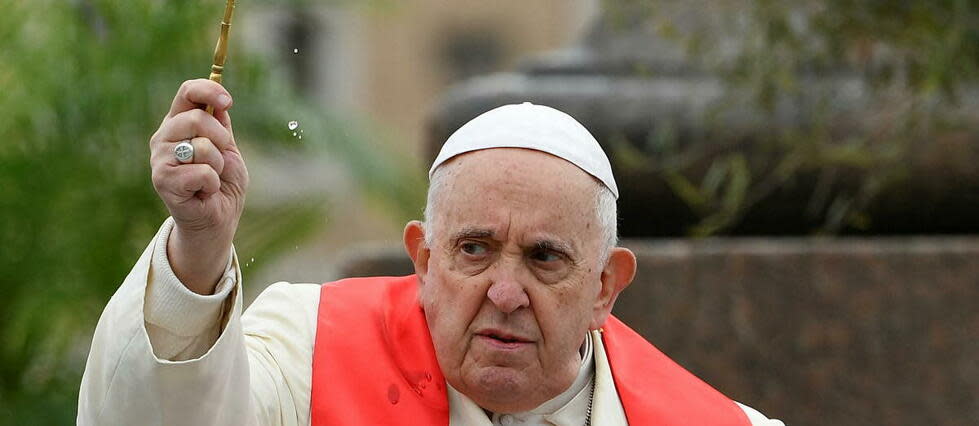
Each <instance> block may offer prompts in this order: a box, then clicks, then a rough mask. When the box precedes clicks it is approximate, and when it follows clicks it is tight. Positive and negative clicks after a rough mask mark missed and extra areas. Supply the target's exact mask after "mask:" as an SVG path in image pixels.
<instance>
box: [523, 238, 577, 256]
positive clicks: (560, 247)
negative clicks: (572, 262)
mask: <svg viewBox="0 0 979 426" xmlns="http://www.w3.org/2000/svg"><path fill="white" fill-rule="evenodd" d="M533 248H534V249H537V250H549V251H556V252H559V253H564V254H566V255H568V256H574V255H576V254H577V253H576V252H575V250H574V247H571V245H570V244H566V243H564V242H561V241H558V240H550V239H542V240H537V241H536V242H534V245H533Z"/></svg>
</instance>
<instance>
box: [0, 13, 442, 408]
mask: <svg viewBox="0 0 979 426" xmlns="http://www.w3.org/2000/svg"><path fill="white" fill-rule="evenodd" d="M239 3H244V2H239ZM279 3H305V2H287V1H280V2H279ZM247 7H248V5H243V4H240V5H239V12H237V16H238V17H240V16H241V15H242V14H243V13H248V12H247ZM223 8H224V1H218V0H212V1H203V0H171V1H158V0H74V1H65V0H31V1H23V0H0V12H2V13H0V241H2V244H3V245H2V254H0V294H2V296H3V304H0V424H71V423H74V416H75V410H76V400H77V394H78V385H79V380H80V378H81V372H82V370H83V368H84V360H85V356H86V354H87V352H88V346H89V343H90V342H89V336H90V334H91V333H92V331H93V329H94V327H95V323H96V320H97V318H98V316H99V314H100V312H101V310H102V308H103V307H104V306H105V304H106V302H107V301H108V298H109V296H110V295H111V294H112V293H113V291H114V290H115V288H116V287H117V286H118V285H119V283H120V282H121V281H122V279H123V278H124V277H125V275H126V273H127V271H128V270H129V268H130V267H131V266H132V264H133V262H135V260H136V259H137V257H138V256H139V254H140V253H141V251H142V250H143V248H144V247H145V245H146V244H147V242H148V241H149V239H150V238H151V237H152V235H153V234H154V233H155V230H156V228H157V227H158V226H159V224H160V223H161V222H162V220H163V219H164V218H165V217H166V210H165V208H164V207H163V205H162V203H161V202H159V201H158V199H157V198H156V196H155V193H154V192H153V188H152V184H151V183H150V179H149V166H148V157H149V153H148V144H147V141H148V140H149V137H150V135H151V134H152V133H153V132H154V131H155V130H156V128H157V126H158V125H159V123H160V120H161V119H162V117H163V115H164V114H165V112H166V111H167V109H168V108H169V104H170V101H171V99H172V98H173V95H174V93H175V91H176V89H177V87H178V86H179V85H180V83H181V82H182V81H183V80H186V79H190V78H196V77H206V76H207V73H208V71H209V66H210V64H211V57H212V53H213V49H214V42H215V41H216V40H217V33H218V24H219V22H220V17H221V14H222V11H223ZM242 9H245V10H242ZM238 30H240V28H235V27H233V28H232V35H231V40H232V42H231V52H230V55H229V59H228V63H227V67H226V72H225V85H226V86H227V87H228V88H229V90H231V92H232V94H233V95H235V107H234V109H233V110H232V115H233V117H234V121H235V132H236V137H237V139H238V141H239V144H240V145H242V146H243V150H244V154H245V157H246V161H247V158H248V155H249V151H252V152H253V153H258V152H263V153H270V154H274V153H275V152H278V151H281V150H291V151H297V150H300V151H303V152H307V153H309V155H320V154H326V155H330V156H332V157H333V158H334V159H338V161H337V163H339V164H345V165H346V169H347V172H348V173H350V174H352V175H353V177H354V180H355V181H358V182H362V183H363V186H364V187H365V188H366V190H367V191H368V193H370V194H372V195H374V196H375V198H376V199H378V200H381V201H379V202H380V203H382V205H383V206H386V208H387V210H389V211H391V212H392V214H393V215H395V216H397V217H398V218H403V217H407V216H409V215H411V214H412V213H414V210H413V209H415V208H417V206H420V204H421V202H420V201H419V200H421V194H422V193H423V192H422V191H423V189H424V184H423V182H422V181H421V179H420V177H419V176H418V175H417V174H414V173H410V172H408V170H409V168H408V166H410V164H408V165H403V164H401V162H399V161H396V160H397V158H394V155H395V154H394V153H391V152H385V150H389V148H387V147H385V146H384V145H383V144H380V143H376V142H373V141H370V140H369V139H370V134H369V133H368V132H366V131H365V130H363V129H360V128H357V127H356V126H353V125H351V124H349V123H347V122H346V121H345V120H344V119H341V118H338V117H333V116H330V115H328V114H325V113H324V112H323V111H319V110H317V109H316V108H315V107H313V106H312V105H311V104H310V103H308V102H307V101H305V100H304V99H302V98H301V97H300V96H298V95H297V94H296V93H295V92H294V90H292V89H291V88H290V86H289V84H288V83H287V82H286V81H284V77H283V76H282V75H281V74H282V73H281V72H276V71H275V69H274V67H270V64H268V63H266V62H263V60H262V59H261V58H257V57H255V56H254V55H252V54H249V53H248V51H247V50H246V49H242V48H241V46H239V45H238V42H237V40H238V38H236V34H235V33H236V31H238ZM294 119H298V120H301V122H302V123H303V128H304V129H305V135H306V138H305V140H304V141H303V142H304V143H302V144H298V143H297V142H296V139H295V138H292V137H291V132H289V131H287V129H286V126H285V123H286V122H287V121H288V120H294ZM324 201H328V200H322V199H321V200H307V201H306V202H296V203H294V204H288V205H282V204H279V205H275V206H271V207H256V206H251V205H249V206H248V207H247V208H246V213H245V217H244V218H243V221H242V229H241V230H240V231H239V236H242V235H245V237H243V238H242V239H243V240H244V241H239V243H238V246H239V253H250V255H251V256H262V258H263V259H265V260H268V259H270V258H272V257H274V256H275V255H277V254H279V252H281V251H282V249H283V248H285V247H291V245H292V244H293V243H295V242H296V241H297V240H298V239H300V238H302V237H303V236H304V235H308V234H309V233H310V232H311V231H313V230H314V229H315V228H316V227H318V226H322V224H323V223H325V221H324V220H322V217H323V215H324V214H325V213H326V212H325V207H324V206H325V203H324ZM250 229H263V230H272V231H273V232H264V233H259V232H249V230H250ZM265 263H268V262H265Z"/></svg>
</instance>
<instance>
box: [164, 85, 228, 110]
mask: <svg viewBox="0 0 979 426" xmlns="http://www.w3.org/2000/svg"><path fill="white" fill-rule="evenodd" d="M231 104H232V99H231V94H230V93H228V91H227V90H225V89H224V87H223V86H221V85H220V84H218V83H215V82H213V81H211V80H207V79H197V80H187V81H185V82H184V83H183V84H181V85H180V89H179V90H177V96H175V97H174V98H173V104H171V105H170V113H169V114H168V116H169V117H173V116H175V115H177V114H180V113H181V112H184V111H189V110H192V109H199V108H201V107H202V106H205V105H211V106H213V107H214V109H215V110H226V109H228V108H230V107H231Z"/></svg>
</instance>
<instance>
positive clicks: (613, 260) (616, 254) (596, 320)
mask: <svg viewBox="0 0 979 426" xmlns="http://www.w3.org/2000/svg"><path fill="white" fill-rule="evenodd" d="M635 276H636V255H635V254H633V253H632V251H631V250H629V249H627V248H623V247H613V248H612V250H611V252H610V253H609V257H608V262H606V263H605V269H603V270H602V278H601V279H602V289H601V291H600V292H599V293H598V299H596V300H595V305H594V306H593V307H592V320H591V324H589V327H590V328H591V329H592V330H596V329H598V328H601V327H602V325H604V324H605V320H606V319H608V316H609V314H611V313H612V306H614V305H615V299H616V298H617V297H619V293H621V292H622V290H625V288H626V287H628V286H629V284H631V283H632V279H633V278H635Z"/></svg>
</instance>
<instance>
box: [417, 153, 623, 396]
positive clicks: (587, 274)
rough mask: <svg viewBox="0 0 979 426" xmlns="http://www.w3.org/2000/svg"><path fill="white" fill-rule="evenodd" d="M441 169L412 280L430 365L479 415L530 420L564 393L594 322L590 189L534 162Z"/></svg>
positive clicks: (560, 164) (478, 157)
mask: <svg viewBox="0 0 979 426" xmlns="http://www.w3.org/2000/svg"><path fill="white" fill-rule="evenodd" d="M452 162H453V163H454V164H451V167H452V169H451V170H448V172H449V173H450V175H449V176H446V179H447V180H446V182H445V185H446V186H445V187H444V188H443V190H442V192H441V199H440V203H439V204H438V208H437V210H438V211H437V212H436V214H437V215H438V216H437V218H436V222H437V224H436V227H437V228H436V229H435V232H436V234H435V235H434V239H433V241H432V244H431V246H430V247H428V250H430V253H429V258H428V264H427V265H428V269H427V272H426V273H424V274H423V275H421V278H422V286H421V291H420V296H421V302H422V306H423V307H424V310H425V315H426V317H427V320H428V324H429V329H430V330H431V334H432V340H433V342H434V345H435V350H436V354H437V356H438V361H439V364H440V366H441V367H442V371H443V373H444V375H445V377H446V380H447V381H448V382H449V384H451V385H452V386H453V387H454V388H456V389H457V390H459V391H460V392H462V393H463V394H465V395H467V396H469V397H470V398H472V399H473V400H474V401H475V402H476V403H478V404H479V405H480V406H482V407H483V408H486V409H489V410H491V411H495V412H516V411H524V410H529V409H532V408H534V407H536V406H538V405H540V404H542V403H543V402H546V401H547V400H548V399H550V398H553V397H554V396H557V395H558V394H560V393H561V392H563V391H564V390H565V389H567V388H568V387H569V386H570V385H571V383H572V382H573V381H574V378H575V377H576V376H577V373H578V370H579V367H580V363H581V357H580V355H579V352H578V351H579V348H580V347H581V345H582V343H583V339H584V337H585V334H586V333H587V330H588V329H589V328H590V326H592V327H593V326H595V325H594V324H600V323H601V321H603V320H604V314H601V313H599V310H598V309H596V304H597V303H598V302H597V300H598V298H599V295H600V292H601V287H602V286H601V277H602V275H601V274H602V268H603V265H600V264H599V261H600V260H601V259H600V257H601V253H602V251H601V250H602V249H603V247H602V244H603V241H602V233H601V229H600V225H599V223H598V222H597V216H596V212H595V194H596V191H597V185H598V183H596V182H595V181H594V180H593V178H592V177H591V176H589V175H588V174H586V173H585V172H583V171H581V170H580V169H578V168H577V167H576V166H574V165H572V164H571V163H569V162H567V161H565V160H562V159H560V158H557V157H554V156H551V155H549V154H545V153H541V152H538V151H533V150H524V149H512V148H506V149H489V150H482V151H476V152H472V153H468V154H464V155H461V156H459V157H457V158H456V159H454V160H452ZM443 167H444V166H443ZM598 317H601V318H598Z"/></svg>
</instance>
